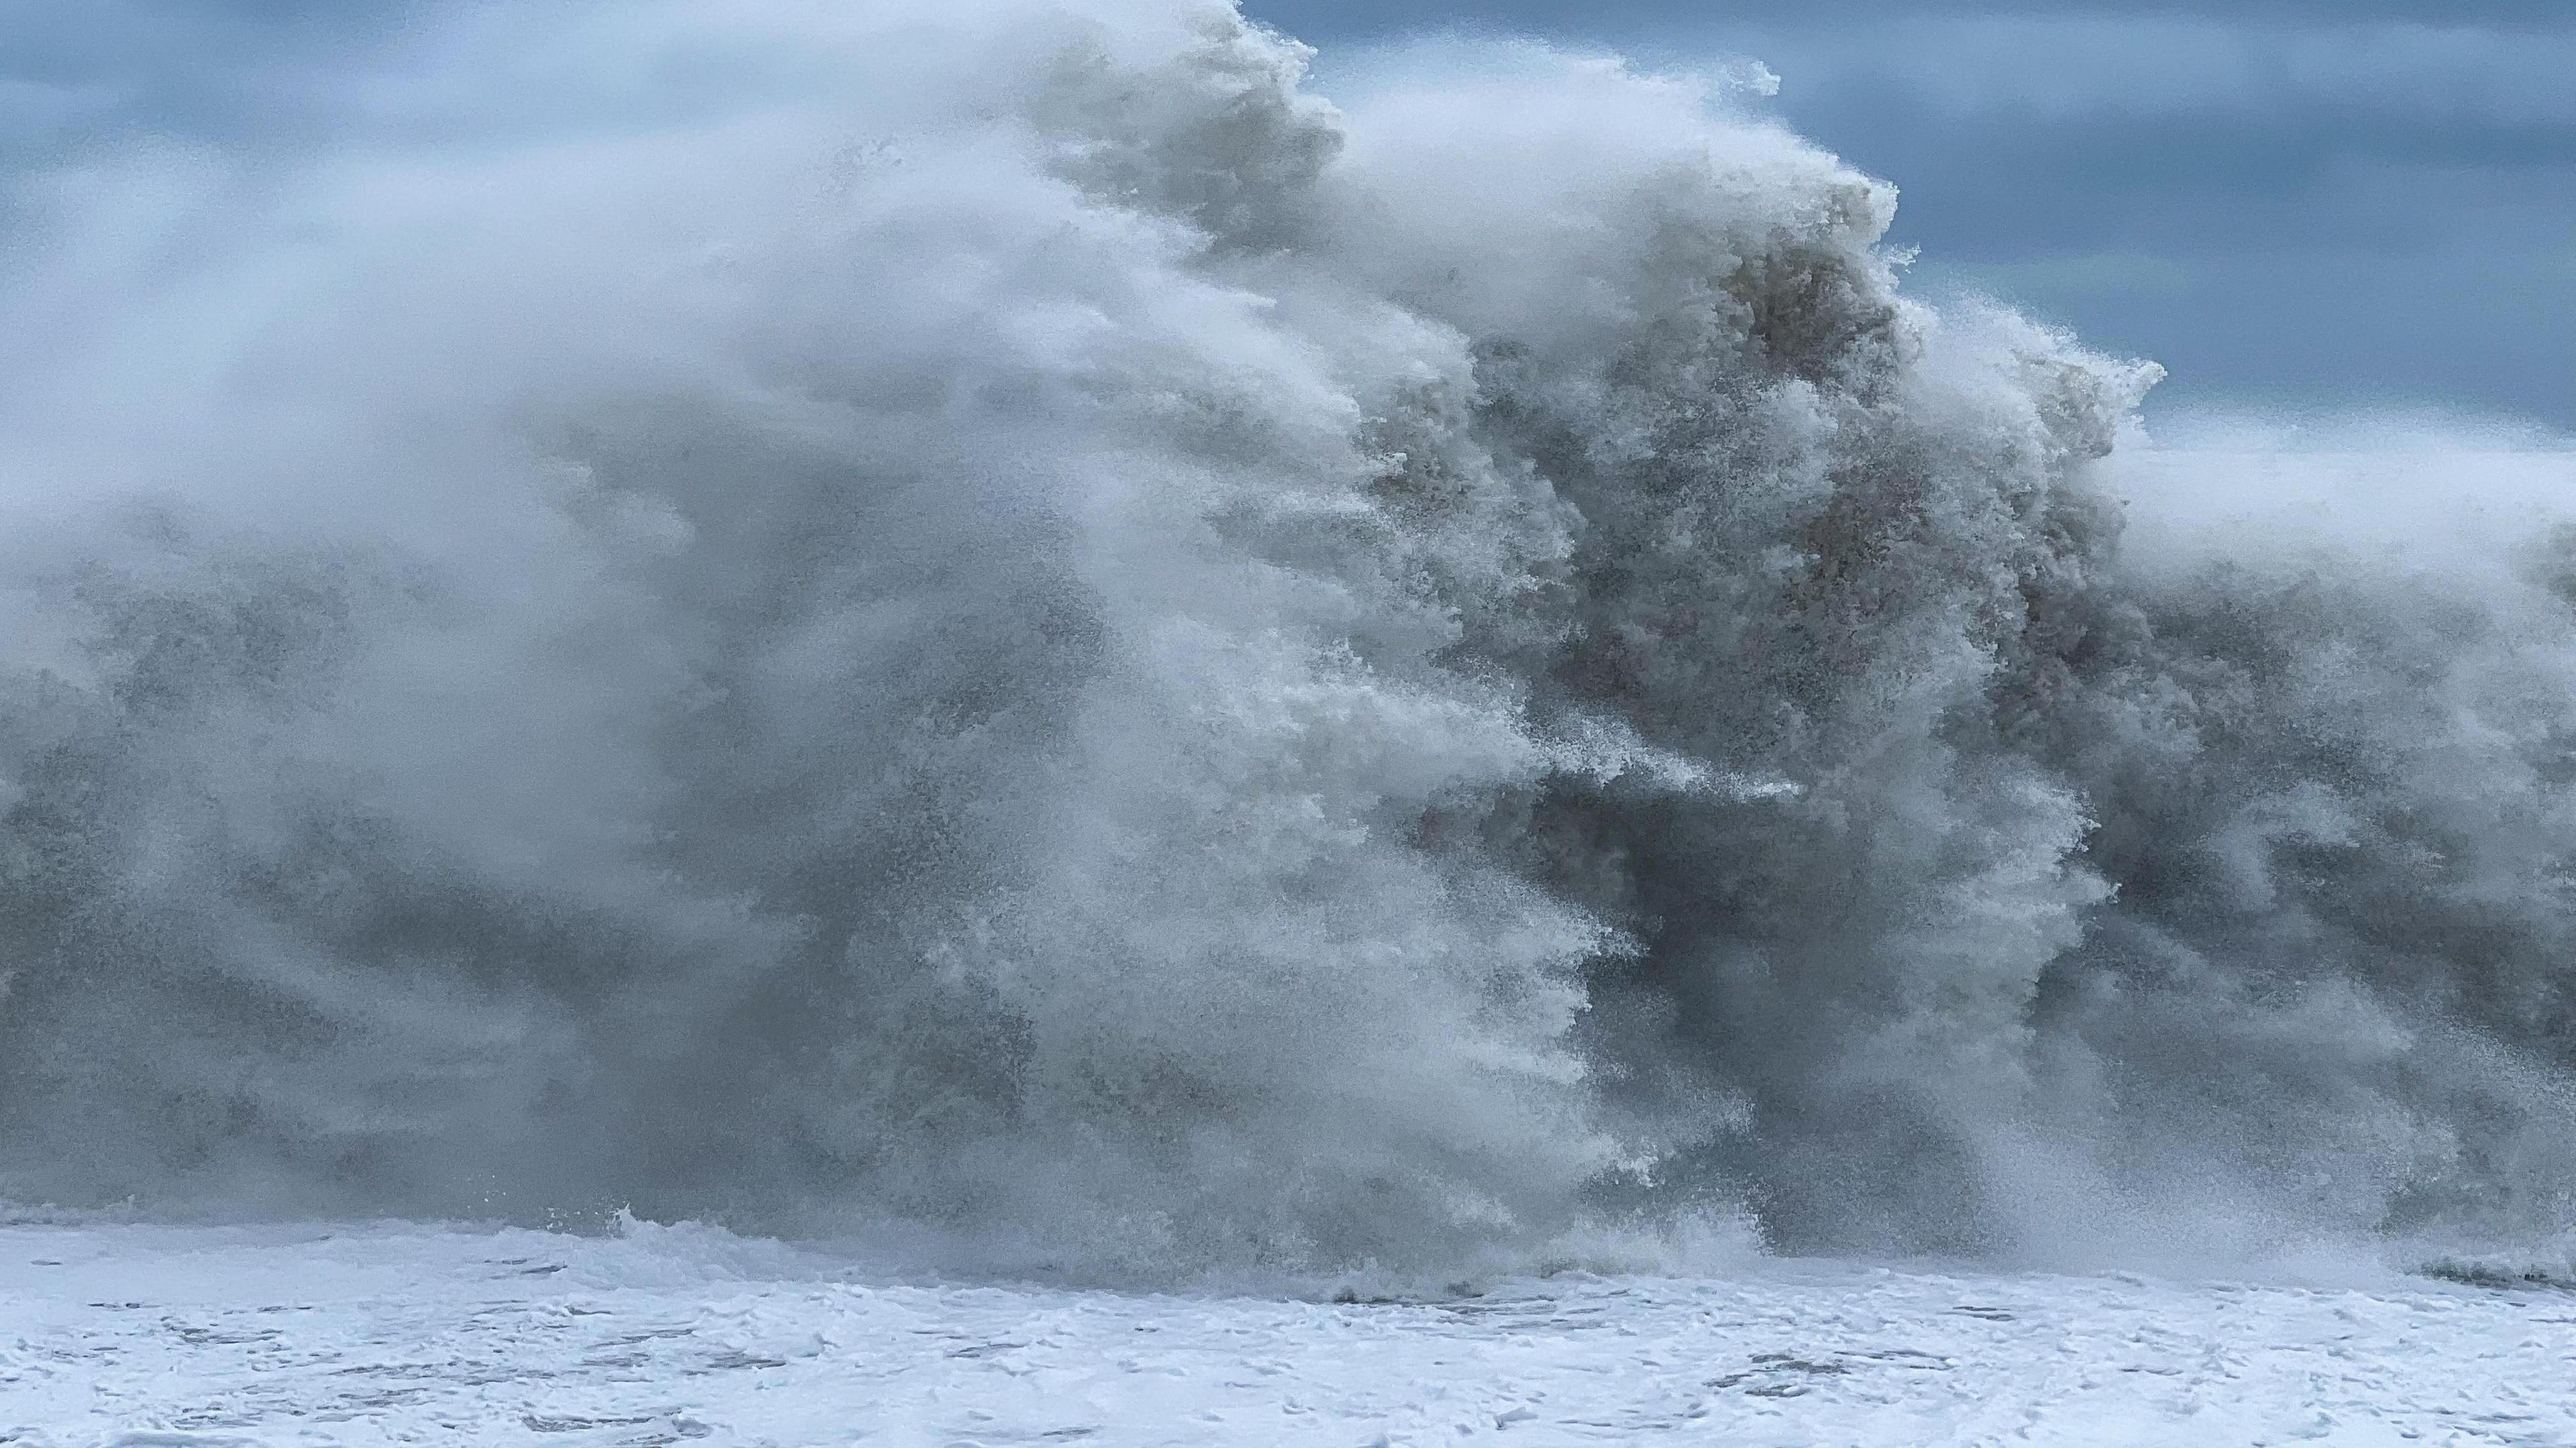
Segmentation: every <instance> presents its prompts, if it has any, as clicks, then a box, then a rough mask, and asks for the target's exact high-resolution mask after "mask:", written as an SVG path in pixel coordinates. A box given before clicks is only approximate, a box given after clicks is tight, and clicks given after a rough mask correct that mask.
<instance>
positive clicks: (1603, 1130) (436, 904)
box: [0, 0, 2576, 1275]
mask: <svg viewBox="0 0 2576 1448" xmlns="http://www.w3.org/2000/svg"><path fill="white" fill-rule="evenodd" d="M1305 58H1306V57H1305V52H1303V51H1302V50H1301V49H1300V48H1299V47H1297V46H1295V45H1293V44H1291V43H1289V42H1287V41H1285V40H1282V39H1280V38H1278V37H1275V36H1272V35H1269V34H1267V33H1264V32H1261V31H1259V30H1257V29H1253V28H1249V27H1247V26H1245V25H1244V24H1243V23H1242V22H1241V21H1240V20H1239V19H1238V18H1237V17H1236V16H1235V15H1234V13H1233V12H1232V11H1231V10H1229V9H1226V8H1224V7H1222V6H1210V5H1189V4H1178V3H1162V0H1082V3H1063V4H1042V3H1023V0H1011V3H1001V4H988V5H976V6H966V7H946V8H944V9H941V8H933V7H920V6H911V5H894V4H883V3H877V4H860V5H856V6H845V5H824V4H820V3H802V0H740V3H733V4H721V5H717V4H696V5H676V4H675V5H653V6H626V7H614V8H610V7H595V8H594V7H566V8H560V9H559V8H552V7H545V8H539V7H526V8H520V9H506V8H503V9H493V10H485V9H478V10H476V11H474V12H472V14H471V15H470V16H468V17H467V18H464V19H459V20H453V21H451V22H447V23H445V24H443V25H442V26H440V27H438V28H435V29H433V30H431V31H430V32H428V33H425V34H423V35H421V36H418V37H415V38H414V39H413V40H412V41H411V42H409V43H407V45H406V46H405V47H404V48H402V49H400V50H399V51H397V52H394V53H392V54H390V55H389V56H388V57H387V58H386V59H384V60H383V61H382V62H381V63H380V64H381V73H378V74H372V75H369V76H367V77H364V78H362V79H353V78H352V77H350V76H347V75H335V76H333V77H332V78H331V79H330V81H329V83H330V84H332V85H334V86H339V87H344V88H345V87H350V86H353V85H355V86H359V87H360V88H361V89H362V90H363V91H364V93H365V94H367V95H369V96H370V97H372V98H373V102H372V111H371V114H372V117H373V118H372V119H371V120H369V121H368V122H367V123H366V124H364V125H357V126H354V127H353V128H352V129H351V130H349V131H348V132H347V133H346V134H344V135H342V136H340V137H339V138H338V139H336V140H335V141H334V142H333V143H332V144H331V145H329V146H327V147H324V148H321V149H319V150H313V151H284V150H279V149H276V148H263V147H261V146H260V145H258V144H257V143H256V139H255V138H254V140H252V141H245V142H242V143H240V144H239V145H238V146H237V147H235V148H233V149H222V148H212V149H210V148H208V147H206V146H204V145H198V146H194V147H190V146H182V145H179V144H177V143H171V144H167V145H156V144H146V143H140V142H138V143H133V144H128V145H121V146H118V147H115V148H110V149H106V150H101V151H97V152H92V153H88V154H84V155H83V156H81V157H79V158H78V159H77V160H76V161H74V162H71V163H66V164H65V165H64V166H62V167H60V168H57V169H56V170H53V171H51V172H48V173H45V174H42V175H39V176H35V177H33V178H30V179H27V180H26V181H24V182H23V183H22V185H21V186H20V188H19V195H18V197H17V200H18V202H19V212H20V216H21V224H20V227H19V234H20V236H21V238H22V244H21V245H20V246H19V247H18V248H17V250H16V251H15V253H14V254H13V255H12V256H11V257H10V258H9V259H8V260H7V262H6V264H5V267H0V381H5V384H6V385H5V387H0V496H5V497H6V498H7V499H8V501H9V504H10V507H11V509H12V513H13V527H12V530H11V534H10V537H9V539H8V542H7V544H6V547H5V550H0V609H5V617H6V619H7V621H8V623H9V625H10V627H9V629H8V632H7V633H6V635H5V642H4V643H0V649H5V653H0V664H4V665H5V673H0V803H5V806H6V810H7V813H6V815H5V819H0V949H5V952H6V955H5V962H6V963H5V967H0V968H5V972H6V974H5V977H0V979H5V982H6V984H5V996H0V1190H5V1191H6V1192H7V1193H8V1194H10V1195H13V1196H16V1197H18V1198H20V1199H24V1200H34V1201H53V1202H60V1203H66V1204H80V1203H98V1202H107V1201H116V1200H121V1199H126V1198H129V1197H130V1198H133V1199H135V1200H136V1201H138V1202H139V1203H141V1204H143V1205H144V1206H146V1207H147V1208H150V1209H153V1210H166V1211H202V1210H209V1209H213V1210H227V1211H241V1210H250V1211H275V1210H298V1211H303V1210H325V1211H330V1210H351V1209H364V1210H384V1211H396V1212H406V1213H418V1214H431V1215H452V1214H470V1215H500V1216H512V1217H518V1218H521V1219H527V1220H543V1219H545V1218H546V1217H547V1216H548V1215H549V1214H551V1213H562V1212H567V1211H570V1212H598V1211H605V1210H608V1209H610V1208H613V1207H616V1206H621V1205H631V1206H632V1208H633V1209H634V1210H635V1211H636V1212H638V1213H642V1214H644V1215H645V1216H648V1217H665V1218H669V1217H679V1216H692V1215H694V1216H702V1217H714V1218H722V1219H725V1220H728V1221H731V1222H734V1223H736V1224H738V1225H748V1226H753V1227H758V1228H763V1229H770V1230H787V1231H835V1230H840V1229H842V1228H845V1227H847V1226H849V1225H850V1224H852V1223H856V1222H868V1221H905V1222H911V1223H914V1224H918V1225H921V1226H925V1227H927V1228H930V1229H933V1230H935V1231H937V1232H940V1233H943V1234H947V1235H948V1236H949V1237H951V1238H953V1239H955V1240H959V1241H966V1242H982V1243H986V1244H1009V1245H1008V1247H1007V1253H1005V1248H1004V1247H1002V1246H994V1247H992V1250H993V1251H994V1252H995V1253H997V1254H1006V1255H1010V1256H1012V1257H1013V1259H1014V1260H1020V1261H1044V1262H1047V1263H1051V1264H1053V1265H1054V1266H1056V1267H1058V1268H1060V1269H1062V1270H1066V1271H1071V1272H1076V1273H1098V1274H1108V1275H1119V1274H1138V1273H1141V1274H1149V1275H1169V1274H1173V1273H1188V1272H1194V1271H1200V1270H1207V1269H1235V1268H1245V1267H1251V1268H1287V1269H1292V1270H1304V1269H1333V1270H1340V1269H1344V1268H1348V1267H1351V1266H1353V1265H1355V1264H1360V1263H1367V1262H1375V1263H1377V1264H1379V1265H1380V1266H1381V1267H1383V1268H1386V1269H1387V1270H1393V1271H1420V1272H1425V1273H1432V1272H1446V1271H1451V1270H1455V1269H1457V1268H1458V1267H1460V1266H1461V1265H1473V1264H1477V1263H1485V1264H1489V1265H1500V1266H1509V1265H1513V1264H1529V1263H1536V1262H1542V1261H1549V1260H1561V1259H1564V1258H1566V1257H1568V1256H1569V1255H1574V1256H1582V1255H1584V1254H1592V1255H1593V1256H1600V1255H1602V1254H1608V1255H1610V1256H1616V1255H1617V1253H1618V1252H1621V1251H1634V1252H1638V1253H1644V1254H1651V1253H1653V1252H1655V1251H1658V1250H1664V1249H1661V1248H1657V1247H1656V1246H1655V1245H1654V1244H1655V1242H1656V1241H1658V1240H1670V1241H1679V1240H1685V1239H1692V1238H1694V1237H1695V1236H1704V1235H1705V1234H1706V1233H1707V1232H1708V1231H1709V1230H1711V1228H1710V1226H1709V1224H1711V1223H1715V1224H1718V1227H1717V1230H1720V1231H1721V1232H1722V1231H1724V1230H1726V1226H1725V1224H1729V1223H1736V1222H1745V1223H1750V1224H1751V1226H1752V1229H1753V1230H1755V1231H1757V1232H1758V1233H1760V1234H1761V1235H1762V1236H1763V1237H1764V1238H1765V1239H1766V1240H1768V1241H1769V1242H1771V1243H1773V1244H1775V1245H1778V1246H1782V1247H1788V1248H1793V1249H1800V1250H1812V1249H1844V1250H1853V1249H1857V1250H1898V1251H1947V1252H1975V1253H1986V1254H1993V1255H2000V1256H2019V1257H2025V1258H2041V1259H2052V1260H2054V1259H2067V1258H2084V1257H2088V1256H2089V1257H2099V1256H2103V1255H2110V1256H2119V1257H2147V1256H2153V1255H2155V1254H2157V1253H2160V1252H2166V1251H2172V1250H2183V1249H2185V1248H2188V1249H2189V1250H2194V1251H2202V1250H2208V1249H2210V1248H2212V1247H2224V1248H2227V1249H2229V1250H2243V1251H2248V1252H2260V1251H2275V1250H2283V1249H2285V1248H2287V1247H2290V1246H2293V1245H2296V1244H2299V1243H2303V1242H2311V1241H2332V1242H2344V1243H2350V1242H2368V1241H2372V1240H2381V1241H2394V1242H2400V1243H2404V1244H2407V1245H2406V1246H2405V1247H2404V1248H2403V1250H2406V1251H2415V1250H2418V1248H2419V1245H2420V1244H2422V1243H2425V1242H2428V1241H2429V1242H2434V1243H2438V1244H2442V1245H2443V1246H2444V1247H2445V1248H2457V1249H2459V1250H2471V1249H2481V1250H2488V1249H2491V1250H2496V1251H2505V1252H2510V1253H2520V1254H2523V1255H2525V1256H2529V1255H2530V1254H2533V1253H2547V1252H2551V1251H2563V1249H2562V1248H2560V1247H2559V1246H2558V1245H2557V1244H2558V1243H2559V1241H2560V1239H2561V1236H2562V1234H2563V1233H2564V1231H2565V1229H2566V1227H2567V1221H2566V1217H2567V1212H2568V1208H2567V1206H2566V1202H2567V1201H2568V1200H2569V1199H2570V1198H2569V1193H2570V1192H2571V1190H2576V1125H2571V1124H2570V1118H2569V1117H2568V1115H2567V1113H2566V1110H2565V1102H2566V1088H2567V1082H2568V1079H2569V1077H2568V1069H2569V1065H2570V1062H2571V1058H2576V1045H2571V1039H2576V1038H2571V1036H2570V1034H2569V1032H2570V1029H2571V1009H2576V992H2571V978H2570V975H2569V971H2568V969H2567V964H2568V961H2569V959H2570V955H2569V950H2570V947H2571V945H2576V935H2571V925H2576V915H2571V910H2570V904H2571V902H2570V898H2569V893H2568V880H2569V870H2570V868H2571V862H2572V861H2576V854H2572V853H2571V852H2576V814H2571V812H2570V801H2571V796H2570V793H2569V789H2570V785H2571V782H2576V754H2571V751H2576V690H2571V688H2570V685H2571V684H2576V653H2571V648H2570V646H2571V644H2576V615H2571V613H2570V606H2571V604H2570V600H2576V542H2571V539H2576V532H2570V531H2567V530H2565V529H2563V528H2554V527H2553V526H2552V523H2551V519H2552V518H2553V517H2554V516H2555V512H2556V510H2558V508H2559V502H2560V500H2561V495H2563V494H2566V493H2567V490H2568V488H2569V484H2570V482H2571V480H2576V471H2571V463H2570V459H2571V454H2570V453H2568V452H2567V451H2565V450H2564V449H2563V448H2561V447H2559V446H2558V445H2557V444H2556V443H2555V442H2554V441H2553V440H2550V439H2545V438H2544V439H2533V438H2530V437H2521V438H2516V439H2512V440H2510V441H2509V442H2506V443H2501V444H2499V443H2495V442H2492V441H2475V440H2472V441H2473V443H2474V445H2470V444H2464V443H2463V442H2462V441H2461V439H2460V438H2459V436H2458V435H2457V433H2456V431H2454V432H2453V433H2448V434H2445V435H2444V436H2443V438H2442V440H2441V441H2439V442H2438V443H2436V444H2432V445H2410V446H2398V445H2396V444H2394V443H2393V442H2391V441H2390V440H2389V439H2388V438H2385V437H2383V438H2381V439H2379V440H2378V441H2374V442H2369V443H2368V444H2367V445H2366V446H2360V447H2359V450H2357V451H2356V450H2354V449H2353V448H2350V447H2348V448H2347V449H2346V450H2345V451H2343V452H2340V453H2337V452H2332V451H2320V450H2318V449H2316V448H2313V447H2306V446H2291V445H2285V444H2284V443H2282V442H2281V441H2280V440H2279V439H2277V438H2273V439H2268V440H2263V439H2257V440H2253V441H2247V440H2245V439H2244V438H2241V437H2240V438H2238V439H2237V440H2235V441H2225V440H2221V441H2209V440H2205V439H2204V440H2200V441H2195V442H2194V443H2193V444H2191V445H2190V446H2184V447H2150V446H2147V445H2146V444H2145V441H2144V439H2142V438H2139V437H2137V436H2135V435H2134V433H2135V429H2134V424H2133V423H2132V422H2131V421H2130V418H2131V410H2132V408H2133V406H2134V404H2135V403H2136V401H2137V399H2138V398H2139V396H2140V395H2141V394H2142V393H2143V391H2144V390H2145V389H2146V388H2147V387H2148V386H2149V385H2150V384H2151V383H2152V381H2153V379H2154V375H2155V373H2154V369H2153V368H2151V367H2147V366H2144V365H2141V364H2129V363H2121V362H2115V361H2112V360H2108V359H2105V358H2101V357H2098V356H2095V355H2092V354H2090V353H2087V352H2085V351H2084V350H2082V349H2081V348H2080V347H2078V346H2077V345H2075V344H2074V343H2073V342H2072V341H2070V340H2068V339H2066V338H2064V337H2062V336H2058V335H2056V334H2053V333H2050V332H2047V331H2045V330H2043V329H2040V328H2037V327H2034V326H2032V325H2030V324H2028V323H2025V322H2023V321H2021V320H2019V319H2016V318H2014V317H2012V316H2010V315H2009V314H2007V313H2003V312H2001V311H1995V310H1977V309H1972V308H1964V307H1963V308H1954V309H1951V310H1949V311H1947V312H1942V313H1936V312H1934V311H1931V310H1928V309H1926V308H1923V307H1921V306H1918V305H1916V304H1913V303H1911V302H1908V301H1906V300H1904V299H1902V298H1901V297H1900V296H1899V294H1898V289H1897V288H1898V276H1897V270H1896V267H1895V264H1894V262H1893V261H1892V260H1891V259H1890V258H1889V257H1887V256H1885V255H1884V254H1882V252H1881V251H1880V250H1879V249H1878V243H1879V239H1880V237H1881V235H1882V233H1883V231H1884V229H1885V227H1886V225H1887V222H1888V218H1889V216H1890V215H1891V212H1892V207H1893V205H1894V192H1893V190H1892V189H1891V188H1890V187H1888V186H1886V185H1884V184H1882V183H1879V182H1876V181H1873V180H1870V179H1868V178H1864V177H1862V176H1859V175H1857V174H1855V173H1853V172H1852V171H1850V170H1849V169H1847V168H1845V167H1844V166H1842V165H1841V164H1840V163H1838V162H1837V161H1836V160H1834V159H1833V158H1832V157H1830V156H1828V155H1825V154H1824V153H1822V152H1820V151H1818V150H1816V149H1814V148H1813V147H1811V146H1809V145H1807V144H1805V143H1803V142H1801V141H1799V140H1797V139H1795V138H1794V137H1792V136H1790V135H1788V134H1786V133H1785V132H1783V131H1782V130H1780V129H1779V128H1777V127H1776V126H1774V125H1772V124H1769V123H1767V122H1764V121H1761V120H1759V119H1756V118H1750V117H1747V116H1744V115H1740V114H1738V113H1736V111H1735V110H1734V109H1732V107H1733V106H1734V105H1735V100H1734V99H1733V98H1734V97H1736V96H1737V95H1739V94H1740V93H1741V92H1742V91H1743V90H1744V89H1745V88H1746V86H1745V82H1744V80H1743V78H1742V76H1741V75H1736V74H1734V73H1729V75H1723V76H1720V77H1718V78H1716V79H1714V80H1711V81H1708V82H1705V83H1701V82H1693V81H1689V80H1685V79H1676V78H1672V77H1654V76H1645V75H1640V74H1637V73H1635V72H1633V71H1631V70H1629V69H1627V68H1624V67H1622V66H1620V65H1618V64H1617V63H1615V62H1610V61H1605V60H1602V59H1599V58H1594V57H1582V56H1572V55H1566V54H1562V53H1558V52H1555V51H1550V50H1547V49H1544V48H1540V47H1534V46H1529V45H1522V44H1513V43H1501V42H1496V43H1491V44H1487V43H1482V42H1472V43H1471V42H1448V43H1444V44H1443V45H1441V46H1440V47H1437V48H1434V49H1428V50H1425V51H1422V52H1420V53H1419V54H1415V55H1412V56H1410V57H1407V56H1404V55H1390V56H1381V57H1379V58H1378V59H1377V60H1376V61H1375V62H1374V63H1373V64H1372V66H1371V68H1370V69H1369V71H1368V72H1367V74H1366V75H1365V77H1364V78H1362V79H1361V80H1359V81H1355V82H1354V83H1353V84H1352V85H1351V86H1349V87H1348V88H1347V90H1348V94H1346V95H1345V96H1344V97H1343V98H1342V108H1341V109H1338V110H1337V109H1336V108H1335V107H1334V106H1332V105H1327V104H1326V103H1324V102H1323V101H1321V100H1318V99H1316V98H1314V97H1312V96H1311V95H1308V94H1306V93H1304V92H1303V91H1301V89H1300V76H1301V72H1302V67H1303V63H1304V60H1305ZM1744 74H1751V72H1749V71H1747V72H1744ZM2124 430H2126V431H2127V432H2128V433H2129V434H2130V435H2129V436H2127V437H2126V438H2125V439H2124V438H2123V433H2124ZM2115 443H2116V444H2118V445H2117V446H2116V447H2115ZM2285 480H2286V481H2285ZM2463 488H2467V489H2469V490H2470V491H2474V492H2477V493H2478V495H2479V496H2480V497H2481V498H2483V499H2484V500H2485V501H2483V502H2482V503H2480V504H2479V505H2478V506H2477V507H2475V508H2456V507H2452V506H2450V505H2449V503H2448V499H2450V498H2451V497H2453V496H2455V495H2457V493H2458V492H2459V491H2460V490H2461V489H2463ZM2428 499H2431V500H2433V501H2430V502H2428V501H2427V500H2428ZM2526 504H2529V506H2526ZM2124 529H2125V530H2126V531H2128V532H2129V533H2131V534H2133V535H2135V538H2136V541H2135V542H2134V543H2133V544H2131V545H2127V546H2126V551H2124V545H2123V542H2122V535H2123V532H2124ZM1619 1242H1625V1243H1629V1244H1630V1245H1628V1246H1610V1245H1604V1244H1610V1243H1619Z"/></svg>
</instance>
